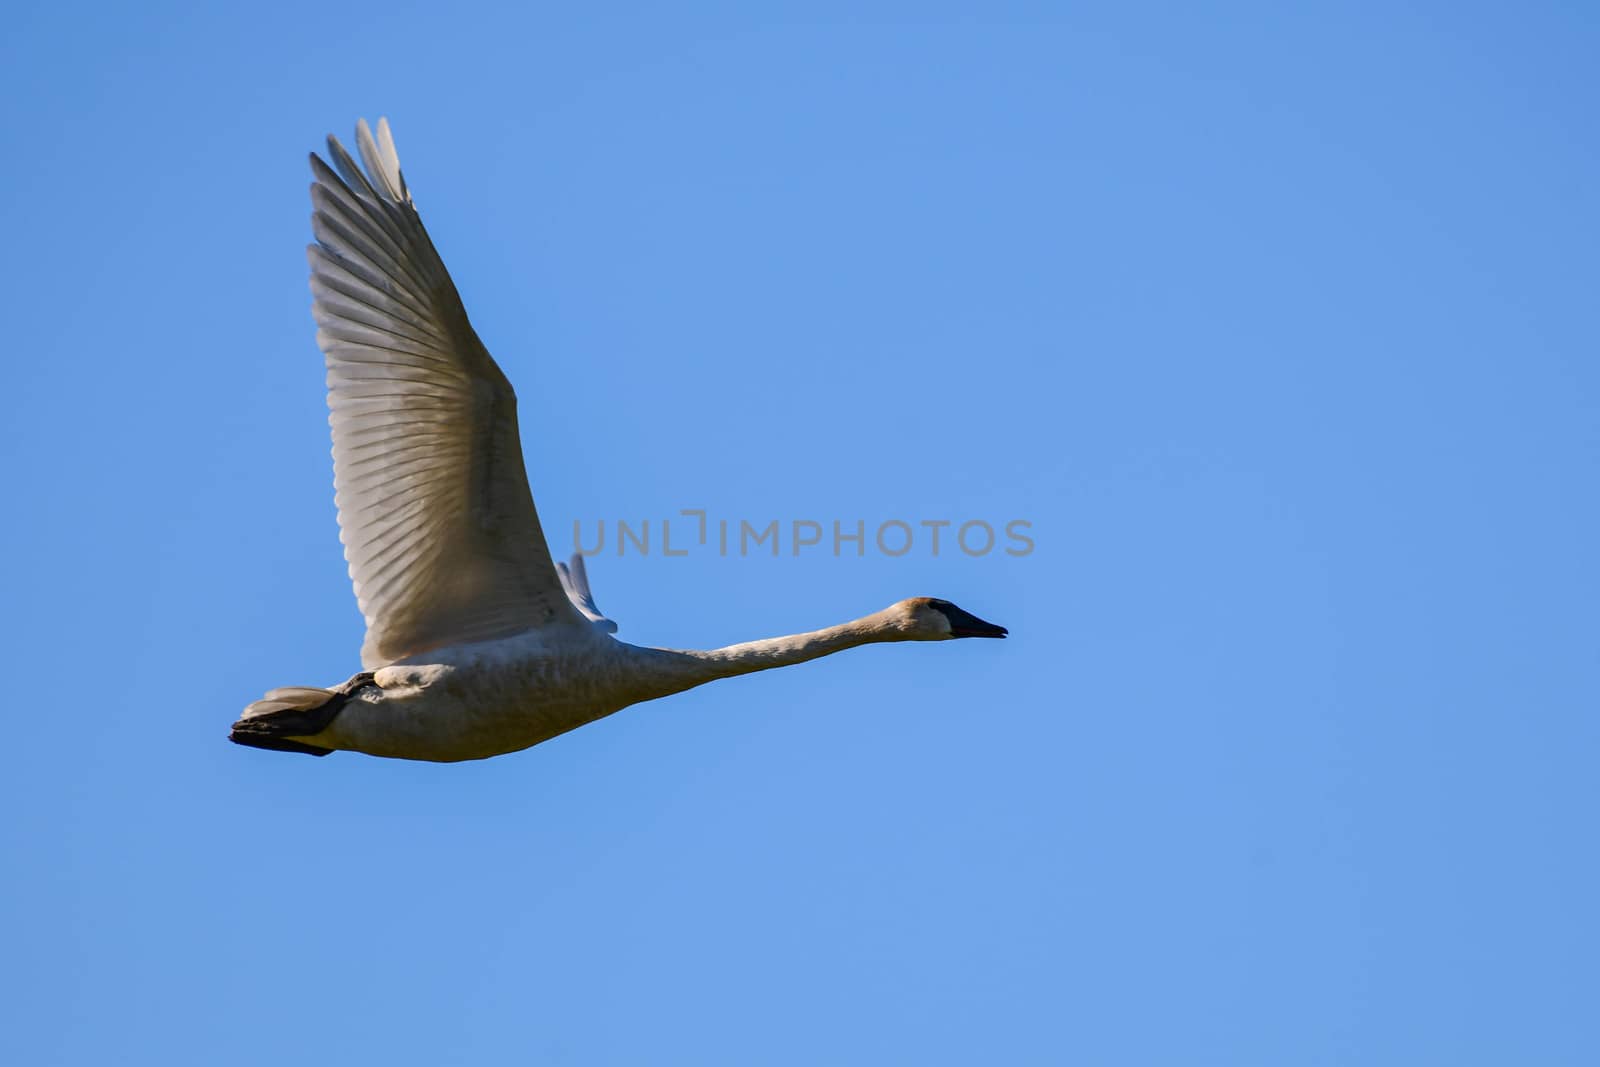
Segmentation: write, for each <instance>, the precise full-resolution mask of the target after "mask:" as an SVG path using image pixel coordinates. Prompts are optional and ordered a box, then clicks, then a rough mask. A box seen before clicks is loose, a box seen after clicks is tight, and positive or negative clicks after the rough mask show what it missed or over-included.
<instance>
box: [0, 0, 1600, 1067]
mask: <svg viewBox="0 0 1600 1067" xmlns="http://www.w3.org/2000/svg"><path fill="white" fill-rule="evenodd" d="M29 7H30V8H31V10H19V11H14V12H12V13H11V14H10V15H8V30H7V33H6V35H5V38H4V41H3V42H0V91H3V93H4V97H5V99H6V100H7V101H8V104H7V106H6V108H5V109H4V112H3V114H0V131H3V132H0V147H3V152H4V158H5V159H6V166H5V167H4V171H3V177H0V193H3V195H0V221H3V223H4V233H5V236H6V241H5V243H6V254H5V256H4V264H5V266H4V268H3V269H4V282H5V292H6V293H7V294H8V299H7V307H8V310H9V315H8V327H9V336H8V338H7V345H8V348H9V357H8V360H7V366H8V368H9V372H8V374H7V387H8V396H9V401H10V402H9V404H8V411H7V416H6V418H5V419H4V420H3V422H0V442H3V448H4V457H5V471H6V476H7V479H8V489H7V497H8V500H9V504H10V506H9V508H8V509H7V521H6V522H5V523H4V527H3V530H0V538H3V550H4V560H5V563H4V572H5V587H6V594H5V602H6V604H7V606H8V610H7V611H6V612H5V613H4V616H5V617H4V622H3V623H0V625H3V627H4V634H3V638H4V647H5V649H6V658H7V674H8V675H9V678H8V681H7V684H6V691H7V694H6V695H7V699H6V704H7V708H6V721H7V723H8V725H7V729H6V735H5V736H6V741H7V746H8V753H7V759H6V770H5V772H4V775H3V777H0V802H3V803H4V805H5V808H6V811H7V815H6V818H5V819H4V822H3V828H0V835H3V839H0V845H3V848H4V855H5V856H6V857H7V868H8V874H7V876H6V878H5V879H4V882H3V884H0V908H3V913H4V914H5V915H6V916H7V920H6V927H7V933H6V936H5V949H4V956H5V958H6V965H5V967H4V968H3V973H0V1005H4V1007H3V1008H0V1013H3V1014H4V1015H5V1016H8V1018H5V1019H4V1020H3V1025H0V1060H4V1061H5V1062H8V1063H19V1064H21V1063H27V1064H56V1063H60V1064H107V1063H151V1064H190V1063H193V1064H220V1063H225V1064H230V1065H249V1064H271V1065H279V1064H284V1063H350V1062H365V1063H384V1064H441V1063H563V1064H646V1063H648V1064H695V1065H703V1064H819V1063H859V1064H882V1063H917V1064H938V1063H949V1064H973V1063H1039V1064H1057V1063H1081V1064H1096V1065H1124V1064H1127V1065H1144V1064H1220V1065H1229V1067H1237V1065H1257V1064H1259V1065H1282V1064H1296V1065H1302V1064H1304V1065H1310V1064H1359V1065H1363V1067H1370V1065H1391V1064H1392V1065H1405V1067H1412V1065H1417V1064H1435V1063H1436V1064H1450V1065H1452V1067H1460V1065H1475V1064H1486V1065H1488V1064H1493V1065H1504V1064H1509V1063H1517V1064H1537V1065H1541V1067H1543V1065H1566V1064H1572V1065H1579V1064H1583V1065H1588V1064H1594V1063H1596V1062H1600V1024H1597V1022H1596V1018H1595V1013H1594V1007H1595V1003H1596V1001H1597V997H1600V982H1597V977H1596V970H1595V960H1596V958H1597V955H1600V933H1597V919H1596V905H1595V902H1596V900H1600V861H1597V859H1596V852H1595V843H1594V841H1595V817H1596V811H1597V805H1600V785H1597V781H1600V780H1597V776H1596V773H1595V770H1594V767H1595V759H1596V749H1597V744H1600V724H1597V722H1600V721H1597V718H1596V709H1597V701H1596V696H1597V688H1600V687H1597V684H1596V677H1597V670H1600V655H1597V650H1600V624H1597V612H1596V604H1597V603H1600V567H1597V559H1596V551H1595V546H1596V545H1597V544H1600V504H1597V498H1596V492H1595V489H1596V471H1597V465H1600V362H1597V355H1600V352H1597V345H1596V341H1597V339H1600V337H1597V335H1600V327H1597V319H1596V315H1595V293H1596V287H1597V283H1600V277H1597V275H1600V270H1597V259H1596V249H1597V248H1600V194H1597V190H1600V166H1597V163H1600V158H1597V148H1596V141H1595V126H1594V117H1595V114H1596V107H1597V103H1600V100H1597V92H1596V90H1597V87H1600V85H1597V74H1596V68H1595V63H1594V57H1595V56H1596V54H1597V53H1600V25H1597V20H1600V16H1596V15H1595V14H1594V13H1593V11H1592V10H1590V9H1588V8H1587V7H1586V6H1585V5H1580V4H1537V3H1535V4H1519V5H1511V4H1504V5H1486V4H1442V3H1441V4H1433V5H1393V4H1372V5H1350V4H1338V5H1334V4H1328V5H1279V4H1234V5H1211V6H1206V7H1205V8H1204V9H1203V10H1202V9H1201V7H1200V6H1197V5H1188V4H1177V5H1170V6H1168V5H1147V4H1106V5H1099V6H1077V5H1040V6H1039V7H1037V8H1028V7H1021V6H1015V7H1006V6H1000V7H995V6H991V5H985V6H984V8H983V10H984V12H985V13H984V14H982V15H978V14H974V13H973V12H974V11H976V10H978V7H977V5H974V6H973V10H972V11H968V12H961V11H959V10H957V9H955V8H949V7H942V6H939V5H928V4H916V5H905V6H904V7H903V8H898V9H896V8H888V7H884V8H877V9H875V10H874V13H873V14H871V15H870V16H863V15H861V14H860V13H859V6H858V5H841V6H838V7H828V6H819V5H814V4H804V5H793V6H792V7H790V8H788V9H782V8H779V7H775V6H770V5H769V6H767V7H766V8H765V9H764V11H763V12H762V13H761V14H760V15H756V14H753V13H752V12H751V11H750V10H749V8H748V7H747V6H746V5H729V6H727V7H705V6H700V7H692V8H689V9H678V10H673V11H672V12H671V13H670V14H668V13H664V9H658V8H656V7H650V6H639V7H627V6H606V7H604V8H599V9H591V10H590V12H589V13H587V14H583V15H575V14H573V13H572V11H571V6H570V5H505V6H503V7H502V6H493V5H491V6H473V5H465V6H454V5H450V6H447V5H441V4H426V5H406V4H392V3H391V4H383V5H368V6H358V5H343V4H338V5H329V4H323V3H317V4H309V3H286V4H275V5H265V6H262V5H257V6H254V7H249V8H248V9H240V10H237V11H227V12H224V11H222V10H220V6H218V7H219V9H218V10H214V11H210V12H202V11H191V10H185V9H184V8H182V7H178V6H174V5H169V4H161V3H155V4H141V5H123V6H119V7H115V8H113V7H110V6H105V7H103V8H96V7H92V6H91V7H79V8H71V7H64V6H61V5H42V4H33V5H29ZM1291 8H1292V10H1291ZM1401 8H1404V10H1401ZM363 114H364V115H368V116H371V117H374V118H376V116H377V115H379V114H387V115H388V116H390V118H391V120H392V122H393V124H394V127H395V132H396V136H397V139H398V143H399V149H400V155H401V158H402V160H403V161H404V163H405V165H406V169H407V174H408V177H409V179H410V182H411V185H412V187H413V189H414V190H415V193H416V197H417V201H418V203H419V205H420V207H421V208H422V211H423V216H424V218H425V219H426V221H427V223H428V224H429V226H430V228H431V230H432V232H433V235H434V238H435V240H436V242H437V243H438V245H439V247H440V249H441V251H442V253H443V254H444V257H445V260H446V262H447V263H448V264H449V265H450V266H451V268H452V270H453V272H454V274H455V278H456V281H457V283H458V285H459V286H460V288H461V291H462V292H463V294H464V295H465V297H466V301H467V305H468V308H469V309H470V311H471V313H472V315H473V318H474V321H475V323H476V324H477V327H478V330H479V332H480V333H481V335H482V336H483V337H484V339H485V341H486V342H487V343H488V345H489V347H490V349H491V351H493V352H494V353H495V354H496V356H497V357H498V358H499V360H500V362H501V364H502V365H503V366H504V367H505V369H506V371H507V373H508V374H509V375H510V376H511V378H512V379H513V380H514V381H515V383H516V384H517V387H518V391H519V393H520V395H521V398H522V401H521V406H522V411H523V438H524V446H525V449H526V453H527V457H528V468H529V470H530V474H531V479H532V482H533V486H534V491H535V495H536V498H537V500H538V502H539V506H540V509H541V511H542V513H543V516H544V519H545V524H546V528H547V529H548V530H550V531H551V533H552V540H554V541H556V542H557V543H558V544H562V545H563V546H564V545H565V544H567V543H568V542H569V540H570V536H569V532H570V529H571V524H572V522H573V520H574V519H581V520H584V521H585V522H593V521H597V520H598V519H600V518H608V519H611V520H613V521H614V520H615V519H616V518H618V517H622V518H628V519H631V520H634V521H638V520H641V519H644V518H653V519H655V520H657V521H659V519H660V517H662V516H666V515H671V514H674V513H676V512H677V510H678V509H680V508H695V507H702V508H707V509H710V511H711V513H712V515H713V516H714V517H716V516H721V517H731V518H735V519H737V518H748V519H750V520H752V521H760V520H766V519H769V518H778V519H782V520H784V521H788V520H792V519H795V518H802V519H815V520H820V521H823V522H829V521H831V520H833V519H835V518H838V519H842V520H846V521H849V520H853V519H855V518H858V517H859V518H863V519H866V520H868V521H869V522H874V523H875V522H880V521H884V520H889V519H901V520H902V521H909V522H913V523H915V522H920V521H922V520H924V519H929V520H932V519H952V520H957V521H961V520H968V519H982V520H985V521H990V522H994V523H1002V522H1005V521H1009V520H1011V519H1024V520H1027V521H1029V522H1031V523H1032V524H1033V526H1032V530H1033V534H1034V537H1035V542H1036V549H1035V551H1034V552H1033V553H1032V554H1031V555H1029V556H1026V557H1023V558H1012V557H1007V556H1004V555H1003V554H1000V553H998V552H997V553H993V554H991V555H989V556H985V557H981V558H968V557H965V556H963V555H961V554H960V553H959V552H956V553H951V552H949V551H945V552H942V553H941V554H940V556H938V557H937V558H935V557H933V556H932V555H931V553H929V552H927V551H925V550H923V549H921V548H919V549H917V550H914V551H912V552H910V553H907V554H906V555H904V556H901V557H898V558H889V557H887V556H884V555H882V554H881V553H878V552H876V551H872V552H869V553H868V554H867V556H866V557H865V558H862V559H854V558H842V559H835V558H833V557H832V555H831V553H827V552H820V553H813V554H810V555H802V556H800V557H799V558H796V557H794V556H792V555H789V554H787V553H785V554H784V555H782V556H780V557H779V558H776V559H773V558H770V557H748V558H743V559H740V558H719V557H718V556H716V555H715V554H708V553H703V552H702V553H698V554H691V555H690V556H688V557H684V558H673V559H665V558H662V557H660V555H659V554H656V555H652V556H650V557H648V558H640V557H638V556H636V555H632V554H630V555H628V556H626V557H623V558H620V559H619V558H617V557H616V556H615V555H614V554H611V555H606V556H602V557H599V558H596V559H595V560H593V561H592V564H591V573H592V575H593V578H594V583H595V587H596V592H597V595H598V599H599V602H600V604H601V606H602V607H603V608H605V609H606V611H607V612H608V613H610V614H611V615H613V616H614V617H615V618H617V619H618V620H620V622H621V624H622V631H621V634H620V635H619V636H621V637H624V638H627V639H629V640H633V641H637V642H643V643H651V644H663V645H676V646H685V645H688V646H709V645H719V644H724V643H728V642H731V641H736V640H741V639H746V638H753V637H758V636H766V635H770V634H775V633H783V632H788V631H793V630H800V629H809V628H812V627H816V626H820V625H823V624H827V623H831V622H834V621H839V620H842V619H845V618H849V617H853V616H856V615H859V614H862V613H864V612H867V611H870V610H874V609H877V608H879V607H881V606H883V605H884V604H887V603H889V602H890V601H893V600H896V599H899V598H901V597H905V596H912V595H933V596H944V597H948V598H950V599H953V600H955V601H956V602H957V603H959V604H961V605H962V606H964V607H966V608H968V609H970V610H972V611H974V612H976V613H977V614H979V615H982V616H984V617H986V618H990V619H993V620H995V621H998V622H1001V623H1003V624H1005V625H1007V626H1009V627H1011V630H1012V634H1013V636H1012V638H1011V640H1009V641H1008V642H1005V643H1000V642H979V641H968V642H959V643H954V644H949V645H923V646H895V647H888V648H876V649H865V650H860V651H857V652H852V653H849V654H846V655H843V656H840V657H837V658H834V659H830V660H827V661H824V662H822V663H817V664H812V665H809V666H806V667H802V668H797V669H795V670H792V671H785V672H779V673H774V674H767V675H760V676H756V677H753V678H746V679H739V680H736V681H732V682H728V683H724V684H720V685H717V686H713V687H709V688H707V689H704V690H701V691H698V692H695V693H691V694H687V695H684V696H680V697H676V698H673V699H671V700H670V701H665V702H662V703H660V704H657V705H652V706H645V707H640V708H635V709H632V710H630V711H627V712H624V713H622V714H620V715H617V716H615V717H613V718H611V719H608V720H606V721H604V722H601V723H598V724H595V725H593V726H590V727H587V728H585V729H583V730H580V731H578V732H576V733H574V734H570V735H567V736H565V737H563V738H560V739H557V740H555V741H553V742H551V743H548V744H545V745H543V746H540V747H538V748H535V749H532V750H530V751H527V752H524V753H520V754H517V755H514V756H510V757H506V758H502V759H497V760H493V761H490V762H484V763H474V764H463V765H456V766H431V765H424V764H407V763H399V762H386V761H380V760H373V759H368V758H365V757H361V756H355V755H349V754H343V755H335V756H333V757H331V758H329V759H325V760H313V759H307V758H301V757H296V756H288V755H277V754H273V753H266V752H259V751H254V750H250V749H244V748H239V747H236V746H233V745H230V744H228V743H227V741H226V740H225V739H224V738H225V735H226V732H227V728H228V724H229V722H230V721H231V720H232V719H233V718H234V716H235V715H236V713H237V712H238V711H239V709H240V708H241V707H242V706H243V705H244V704H245V703H246V702H248V701H250V700H252V699H254V698H256V697H257V696H258V695H259V694H260V693H261V692H262V691H263V690H264V689H266V688H268V687H271V686H275V685H284V684H296V683H298V684H307V683H311V684H319V683H320V684H327V683H332V682H337V681H339V680H342V679H343V678H345V677H346V676H347V675H348V674H350V673H351V672H352V671H354V670H355V669H356V667H357V650H358V646H359V644H360V638H361V623H360V619H359V616H358V615H357V612H356V610H355V604H354V600H353V598H352V596H351V594H350V591H349V587H348V583H347V580H346V577H345V570H344V563H343V561H342V559H341V556H340V547H339V543H338V541H337V537H336V531H335V525H334V512H333V503H332V492H331V472H330V465H329V459H328V440H327V428H326V423H325V412H324V410H323V400H322V373H323V372H322V360H321V355H320V354H319V353H318V351H317V349H316V347H315V345H314V343H313V327H312V323H311V319H310V314H309V302H310V297H309V294H308V292H307V288H306V268H305V262H304V252H303V248H304V245H305V243H306V242H307V240H308V239H309V225H308V219H307V216H308V203H307V195H306V188H307V185H308V183H309V180H310V176H309V173H308V170H307V167H306V162H305V153H306V152H307V151H308V150H310V149H313V148H317V147H319V146H320V143H321V138H322V136H323V134H324V133H325V132H327V131H329V130H334V131H336V132H338V133H340V134H341V135H348V132H349V130H350V128H351V126H352V125H353V123H354V120H355V119H356V117H357V116H359V115H363ZM675 536H676V531H675Z"/></svg>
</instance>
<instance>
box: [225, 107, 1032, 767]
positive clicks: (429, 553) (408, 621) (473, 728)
mask: <svg viewBox="0 0 1600 1067" xmlns="http://www.w3.org/2000/svg"><path fill="white" fill-rule="evenodd" d="M356 146H357V149H358V150H359V152H360V154H361V159H362V162H363V163H364V164H365V167H366V170H365V173H363V172H362V169H361V167H358V166H357V165H356V163H355V161H354V160H353V159H351V157H350V154H349V153H348V152H346V151H345V149H344V146H343V145H341V144H340V143H339V141H338V140H337V139H336V138H333V137H329V138H328V153H329V156H330V158H331V159H332V160H333V167H329V166H328V164H327V163H324V162H323V161H322V160H321V159H320V158H318V157H317V156H316V155H315V154H313V155H312V157H311V170H312V173H313V174H314V175H315V176H316V181H315V182H314V183H313V184H312V186H311V201H312V204H313V207H314V210H313V213H312V217H311V218H312V232H313V233H314V234H315V235H316V239H317V243H316V244H314V245H312V246H311V247H310V259H311V291H312V293H313V294H314V301H313V305H312V307H313V312H314V314H315V316H316V320H317V324H318V326H319V327H320V328H319V329H318V331H317V343H318V344H319V345H320V346H321V348H322V351H323V353H324V354H325V355H326V356H327V364H328V407H329V408H330V409H331V415H330V418H329V421H330V422H331V423H332V425H333V466H334V487H335V491H336V500H337V503H338V507H339V527H340V539H341V540H342V541H343V542H344V546H345V558H346V559H347V560H348V561H349V564H350V577H351V579H352V581H353V582H354V584H355V592H356V599H357V601H358V603H359V604H360V606H361V612H362V614H363V615H364V616H365V617H366V622H367V637H366V642H365V643H364V644H363V646H362V648H361V662H362V666H363V668H364V669H363V671H362V673H360V674H357V675H356V676H355V677H354V678H351V679H350V680H349V681H348V682H345V683H344V684H343V685H340V686H337V687H335V688H332V689H321V688H309V687H298V686H297V687H289V688H283V689H274V690H272V691H271V692H269V693H267V694H266V696H265V697H264V698H263V699H261V700H258V701H256V702H255V703H253V704H251V705H250V706H249V707H248V708H246V709H245V711H244V714H243V716H242V717H241V718H240V719H239V721H238V722H236V723H234V725H233V730H232V733H231V734H230V737H231V739H232V740H234V741H237V742H238V743H240V744H243V745H251V746H254V747H256V748H266V749H275V750H279V751H290V752H307V753H312V754H315V755H319V756H322V755H327V754H328V753H329V752H331V751H334V750H337V749H349V750H353V751H357V752H366V753H370V754H371V755H374V756H393V757H398V758H402V759H416V760H435V761H453V760H466V759H482V758H484V757H487V756H495V755H499V754H501V753H505V752H514V751H517V750H518V749H523V748H527V747H528V746H530V745H535V744H538V743H539V742H540V741H543V740H546V739H547V738H551V737H554V736H556V735H557V734H560V733H564V732H566V731H567V730H571V729H573V728H575V727H578V726H582V725H583V724H584V723H587V722H592V721H594V720H595V719H598V718H600V717H602V716H604V715H609V714H611V713H612V712H614V711H618V710H620V709H622V708H625V707H627V706H628V705H630V704H637V703H639V702H640V701H643V700H653V699H655V698H656V697H663V696H667V695H669V694H671V693H678V692H682V691H683V690H685V689H690V688H693V687H694V686H697V685H702V684H704V683H706V682H709V681H712V680H714V679H717V678H727V677H730V676H732V675H737V674H747V673H749V672H751V671H761V670H766V669H768V668H770V667H782V666H786V665H788V664H791V663H803V662H805V661H806V660H811V659H816V658H817V657H819V656H826V655H829V654H831V653H834V652H838V651H841V650H842V649H846V648H852V647H854V646H856V645H863V644H869V643H872V642H880V641H940V640H947V639H950V638H956V637H1004V636H1005V635H1006V630H1005V628H1004V627H1000V626H995V625H993V624H991V623H987V622H984V621H983V620H981V619H978V618H975V617H973V616H972V615H969V614H967V613H966V612H964V611H962V610H961V609H960V608H957V607H956V606H955V605H953V604H950V603H948V602H946V601H943V600H934V599H931V598H928V597H917V598H914V599H911V600H902V601H900V602H899V603H897V604H893V605H891V606H890V607H887V608H885V609H884V610H882V611H879V612H875V613H874V614H871V615H867V616H865V617H863V618H860V619H856V620H854V621H853V622H847V623H844V624H843V625H840V626H833V627H829V628H828V629H825V630H817V631H814V632H811V633H803V634H795V635H793V636H790V637H776V638H772V639H770V640H766V641H752V642H750V643H749V644H743V645H733V646H730V647H728V648H719V649H714V650H712V651H706V652H695V651H674V650H671V649H662V648H642V647H639V646H636V645H630V644H626V643H624V642H621V641H618V640H616V639H615V638H613V637H612V636H611V634H612V633H613V632H614V631H615V630H616V628H617V627H616V623H614V622H612V621H611V620H609V619H607V618H606V617H605V616H604V615H602V614H601V613H600V610H599V609H598V608H597V607H596V606H595V602H594V597H593V595H592V594H591V593H590V591H589V580H588V575H587V573H586V572H585V570H584V565H583V558H582V557H581V556H574V557H573V559H572V563H571V567H570V569H568V568H567V567H564V566H562V565H561V564H556V563H552V562H551V559H550V551H549V549H548V548H547V547H546V545H545V539H544V534H543V532H542V531H541V530H540V528H539V517H538V515H537V514H536V513H535V512H534V507H533V497H532V495H531V494H530V492H529V490H528V479H527V475H526V473H525V472H524V470H523V466H522V445H521V442H520V440H519V438H518V435H517V410H516V396H515V394H514V393H513V392H512V389H511V383H510V382H509V381H507V380H506V377H505V375H504V374H502V373H501V371H500V368H499V367H498V366H496V365H495V362H494V360H493V359H491V358H490V356H489V353H488V351H486V350H485V349H484V347H483V344H482V343H481V342H480V341H479V340H478V337H477V334H475V333H474V332H473V330H472V326H471V324H470V323H469V322H468V321H467V313H466V310H465V309H464V308H463V307H462V305H461V299H460V297H459V296H458V295H457V294H456V289H455V286H454V284H452V283H451V281H450V276H449V274H448V273H446V271H445V267H444V264H443V263H442V262H441V261H440V259H439V254H438V253H437V252H436V251H434V247H433V243H432V242H431V241H430V240H429V239H428V234H427V231H425V230H424V229H423V227H422V221H421V220H420V219H419V218H418V216H417V211H416V208H415V206H414V205H413V203H412V200H411V195H410V193H409V192H408V190H407V189H406V183H405V179H404V178H403V177H402V176H401V174H400V160H399V157H398V156H396V154H395V150H394V140H393V138H392V137H391V136H390V133H389V125H388V122H387V121H386V120H381V119H380V120H379V122H378V130H377V136H376V138H374V137H373V134H372V131H371V130H369V129H368V128H367V124H366V122H365V120H363V121H362V122H360V123H359V124H358V125H357V127H356ZM336 171H337V173H336Z"/></svg>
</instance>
